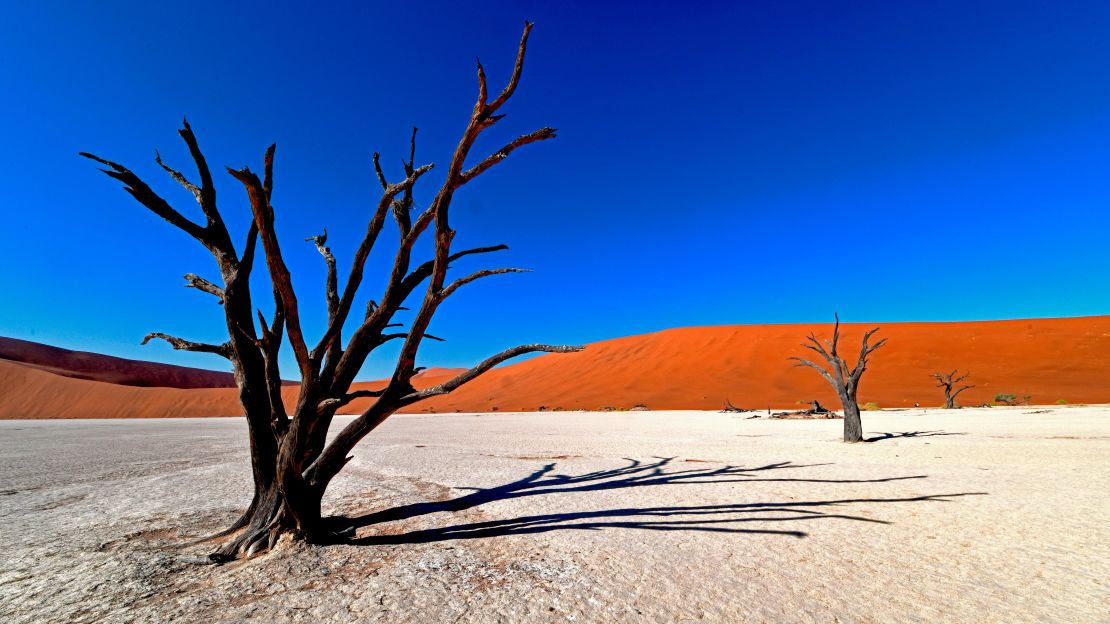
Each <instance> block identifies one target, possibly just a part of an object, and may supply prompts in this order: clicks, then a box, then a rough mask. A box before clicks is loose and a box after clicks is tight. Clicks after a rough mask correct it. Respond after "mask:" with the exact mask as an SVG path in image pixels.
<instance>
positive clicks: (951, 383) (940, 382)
mask: <svg viewBox="0 0 1110 624" xmlns="http://www.w3.org/2000/svg"><path fill="white" fill-rule="evenodd" d="M959 372H960V371H959V369H957V370H954V371H952V372H951V373H939V372H938V373H933V374H932V375H930V377H932V378H933V379H935V380H937V387H938V388H944V408H945V409H959V407H960V406H959V405H956V397H958V396H959V395H960V393H961V392H963V391H964V390H967V389H969V388H974V387H975V386H973V385H970V384H969V385H966V386H960V383H961V382H962V381H963V380H965V379H967V378H968V377H969V376H971V373H970V372H967V373H964V374H963V375H960V374H959Z"/></svg>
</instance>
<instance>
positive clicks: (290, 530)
mask: <svg viewBox="0 0 1110 624" xmlns="http://www.w3.org/2000/svg"><path fill="white" fill-rule="evenodd" d="M531 28H532V25H531V24H530V23H526V24H525V27H524V34H523V36H522V37H521V41H520V47H519V49H518V51H517V56H516V62H515V64H514V66H513V70H512V74H511V76H510V78H509V81H508V84H507V85H506V86H505V88H504V89H503V90H502V91H501V92H500V93H499V94H498V95H497V96H496V97H495V98H493V99H492V100H490V99H489V92H488V88H487V84H486V74H485V69H484V68H483V67H482V65H481V63H479V64H478V98H477V101H476V102H475V104H474V108H473V110H472V112H471V115H470V119H469V121H468V123H467V126H466V129H465V131H464V132H463V136H462V138H461V139H460V141H459V143H458V145H457V147H456V148H455V151H454V152H453V153H452V155H451V159H450V163H449V166H448V171H447V176H446V179H445V180H444V182H443V184H442V186H441V187H440V188H439V190H438V192H437V193H436V195H435V198H434V199H433V200H432V202H431V205H430V206H429V207H428V208H427V209H425V210H424V211H423V212H421V213H419V214H418V215H416V217H415V219H414V218H413V214H412V213H413V208H414V202H413V198H412V197H413V196H412V189H413V186H414V185H415V184H416V182H417V181H418V180H419V179H420V178H421V176H423V175H424V174H425V173H427V172H428V171H429V170H431V168H432V167H433V165H431V164H428V165H424V166H421V167H417V166H416V164H415V156H416V130H415V129H414V130H413V136H412V141H411V142H410V146H409V156H408V160H407V161H405V162H404V163H403V164H404V167H403V168H404V174H405V178H404V180H403V181H401V182H398V183H392V184H391V183H389V182H388V181H387V179H386V175H385V172H384V171H383V170H382V168H381V166H380V163H379V159H378V155H377V154H375V155H374V166H375V172H376V174H377V177H378V181H379V182H380V183H381V186H382V196H381V199H380V200H379V201H378V203H377V206H376V208H375V210H374V212H373V214H372V216H371V218H370V221H369V223H368V225H367V228H366V234H365V236H364V238H363V240H362V242H361V244H360V245H359V247H358V249H357V250H356V251H355V254H354V260H353V262H352V265H351V269H350V272H349V275H348V278H347V282H346V285H345V286H344V288H343V290H342V291H340V289H339V280H338V275H337V268H336V261H335V257H334V255H333V254H332V253H331V250H330V249H329V248H328V247H327V232H326V230H325V232H324V233H323V234H321V235H319V236H311V237H308V238H306V239H305V240H307V241H310V242H312V243H314V244H315V245H316V248H317V249H318V251H319V252H320V254H321V256H322V257H323V258H324V262H325V265H326V270H327V280H326V282H325V286H326V305H327V310H328V321H327V327H326V329H325V331H324V333H323V335H322V337H321V338H320V340H319V342H318V343H317V344H316V345H315V346H313V347H311V348H310V346H309V344H308V343H307V341H306V340H305V336H304V333H303V331H302V328H301V322H300V307H299V302H298V301H297V296H296V293H295V292H294V290H293V285H292V279H291V276H290V272H289V269H288V267H287V266H286V264H285V261H284V259H283V257H282V250H281V246H280V243H279V241H278V236H277V231H276V229H275V227H274V208H273V204H272V202H271V199H272V190H273V162H274V152H275V146H273V145H271V146H270V147H269V149H267V150H266V152H265V156H264V159H263V176H262V178H261V179H259V177H258V176H257V175H256V174H255V173H253V172H252V171H251V170H250V169H249V168H243V169H230V168H229V169H228V170H227V171H228V173H229V174H230V175H231V176H232V177H234V178H235V179H236V180H238V181H239V183H240V184H242V185H243V188H244V189H245V190H246V194H247V199H248V201H249V203H250V208H251V217H252V218H251V221H250V227H249V233H248V235H247V239H246V242H245V243H244V245H243V247H242V254H241V255H240V253H239V252H238V251H237V249H236V247H235V245H234V244H233V243H232V241H231V237H230V235H229V234H228V230H227V228H226V227H225V225H224V221H223V217H222V215H221V213H220V211H219V210H218V209H217V206H216V189H215V186H214V184H213V182H212V176H211V173H210V171H209V168H208V165H207V163H206V161H205V159H204V155H203V154H202V152H201V150H200V148H199V146H198V144H197V140H196V137H195V136H194V135H193V132H192V129H191V128H190V127H189V124H188V122H185V123H184V128H183V129H182V130H181V131H180V134H181V137H182V138H183V139H184V141H185V143H186V145H187V147H188V149H189V152H190V155H191V157H192V159H193V161H194V163H195V164H196V167H197V173H198V175H199V178H200V184H199V185H197V184H194V183H193V182H191V181H190V180H188V179H187V178H186V177H185V175H184V174H182V173H181V172H179V171H177V170H175V169H172V168H171V167H169V166H168V165H166V164H165V163H163V162H162V159H161V156H160V155H159V156H156V158H155V160H156V162H157V163H158V165H159V166H161V167H162V168H163V169H164V170H165V171H166V172H167V173H169V174H170V176H171V177H172V178H173V179H174V180H175V181H177V182H178V183H179V184H181V185H182V186H183V187H185V188H186V189H187V190H189V191H190V192H191V193H192V194H193V196H194V197H195V198H196V200H197V203H198V204H200V207H201V210H202V212H203V213H204V215H205V218H206V221H207V222H206V223H205V224H203V225H202V224H199V223H195V222H193V221H191V220H189V219H187V218H186V217H184V216H183V215H182V214H181V213H180V212H178V211H177V210H175V209H174V208H173V207H172V206H170V204H169V203H168V202H166V200H164V199H163V198H162V197H161V196H159V195H158V194H157V193H155V192H154V191H153V190H152V189H151V188H150V187H149V186H147V184H146V183H145V182H143V181H142V179H141V178H139V176H137V175H135V174H134V173H133V172H131V171H130V170H129V169H127V168H126V167H124V166H123V165H120V164H118V163H115V162H112V161H109V160H105V159H103V158H100V157H98V156H93V155H91V154H87V153H84V152H83V153H82V155H83V156H86V157H88V158H91V159H93V160H95V161H97V162H99V163H101V164H102V165H105V168H104V169H102V171H104V173H106V174H107V175H109V176H111V177H112V178H115V179H117V180H119V181H121V182H123V183H124V185H125V189H126V190H127V191H128V192H129V193H130V194H131V195H132V196H133V197H134V198H135V199H136V200H138V201H139V202H140V203H141V204H143V205H144V206H145V207H147V208H148V209H150V210H151V211H152V212H154V213H155V214H157V215H158V216H160V217H162V218H163V219H165V220H166V221H168V222H170V223H171V224H173V225H174V226H176V227H178V228H179V229H181V230H182V231H184V232H186V233H187V234H189V235H190V236H192V237H193V238H195V239H196V240H197V241H198V242H200V243H201V244H202V245H204V247H205V248H207V249H208V250H209V252H210V253H211V254H212V256H213V258H214V259H215V260H216V264H217V266H218V267H219V271H220V276H221V277H222V279H223V285H222V286H219V285H217V284H215V283H213V282H210V281H208V280H206V279H204V278H202V277H199V276H197V275H194V274H192V273H190V274H187V275H186V276H185V279H186V281H187V284H186V285H187V286H190V287H193V288H196V289H197V290H200V291H202V292H206V293H208V294H211V295H213V296H214V297H216V298H217V300H218V302H219V303H220V304H221V305H223V307H224V318H225V322H226V325H227V333H228V340H227V342H224V343H222V344H204V343H196V342H191V341H188V340H184V339H181V338H177V337H174V336H170V335H168V334H163V333H152V334H149V335H147V336H146V338H144V340H143V343H144V344H145V343H146V342H148V341H150V340H152V339H155V338H157V339H161V340H165V341H166V342H168V343H169V344H170V345H171V346H173V348H174V349H182V350H187V351H197V352H204V353H212V354H216V355H220V356H222V357H224V358H227V359H228V360H229V361H230V362H231V366H232V370H233V371H234V373H235V380H236V384H237V385H238V388H239V399H240V402H241V404H242V407H243V412H244V414H245V416H246V419H247V426H248V434H249V440H250V451H251V467H252V473H253V481H254V495H253V497H252V500H251V503H250V506H249V507H248V508H247V510H246V511H245V512H244V514H243V515H242V516H241V517H240V518H239V520H237V521H236V522H235V523H233V524H232V526H230V527H229V528H228V529H226V530H224V531H221V532H220V533H218V534H217V535H215V536H212V537H213V538H216V537H227V536H229V535H232V534H234V535H232V537H231V538H230V539H228V540H227V541H226V542H225V543H224V544H223V545H222V546H221V547H220V548H219V550H217V551H216V552H215V553H214V554H213V557H214V558H216V559H227V558H233V557H238V556H249V555H252V554H255V553H257V552H262V551H265V550H268V549H270V548H272V547H273V546H274V545H275V544H276V543H277V541H278V540H279V539H280V538H282V537H283V536H291V537H292V538H294V539H303V540H309V541H315V540H321V539H329V536H328V535H327V534H326V532H325V531H324V530H323V528H322V522H321V501H322V500H323V497H324V495H325V493H326V491H327V487H328V484H329V483H330V482H331V480H332V478H333V477H335V475H337V474H338V473H339V472H340V470H342V468H343V466H344V465H346V463H347V462H348V461H350V459H351V455H350V453H351V452H352V450H353V449H354V447H355V445H357V444H358V443H359V442H360V441H361V440H362V439H363V437H365V436H366V435H367V434H368V433H370V432H371V431H373V430H374V429H375V428H376V427H377V426H378V425H380V424H381V423H382V422H384V421H385V420H386V419H387V418H389V416H391V415H392V414H394V413H395V412H397V411H398V410H400V409H403V408H405V407H407V406H409V405H412V404H414V403H416V402H419V401H422V400H424V399H427V398H430V397H434V396H439V395H443V394H447V393H449V392H451V391H453V390H455V389H456V388H458V387H460V386H462V385H463V384H465V383H467V382H469V381H471V380H473V379H475V378H477V377H478V376H479V375H482V374H483V373H485V372H486V371H488V370H490V369H491V368H493V367H494V366H496V365H498V364H500V363H501V362H504V361H506V360H508V359H510V358H513V357H517V356H519V355H523V354H526V353H534V352H551V353H568V352H573V351H578V350H580V349H581V348H580V347H570V346H555V345H544V344H530V345H522V346H519V347H514V348H512V349H507V350H505V351H502V352H501V353H498V354H497V355H494V356H492V357H490V358H487V359H486V360H484V361H483V362H481V363H479V364H478V365H477V366H475V367H474V368H471V369H470V370H468V371H466V372H464V373H462V374H460V375H458V376H457V377H455V378H453V379H451V380H449V381H447V382H444V383H442V384H440V385H438V386H434V387H431V388H425V389H423V390H419V391H418V390H416V389H415V388H414V387H413V385H412V379H413V377H414V376H415V375H416V373H417V371H418V370H419V367H417V366H416V358H417V353H418V351H419V349H420V346H421V344H422V342H423V340H424V339H429V340H440V338H436V337H435V336H432V335H430V334H428V333H427V330H428V327H429V325H430V323H431V320H432V318H433V316H434V315H435V313H436V312H437V311H438V309H439V306H440V305H441V304H442V303H443V302H444V301H445V300H446V299H447V298H448V297H450V296H451V295H452V294H453V293H454V292H455V291H457V290H458V289H459V288H461V287H462V286H465V285H466V284H469V283H471V282H473V281H476V280H478V279H481V278H483V277H488V276H492V275H501V274H506V273H517V272H521V271H522V269H516V268H501V269H485V270H481V271H478V272H476V273H472V274H470V275H467V276H464V277H460V278H456V279H454V281H450V282H449V281H448V280H447V274H448V270H449V268H450V265H451V263H452V262H454V261H456V260H458V259H460V258H462V257H464V256H469V255H475V254H485V253H492V252H496V251H501V250H504V249H507V247H506V246H505V245H494V246H488V247H478V248H473V249H465V250H461V251H456V252H452V249H451V244H452V240H453V239H454V235H455V231H454V230H453V229H451V225H450V221H449V209H450V206H451V200H452V198H453V197H454V193H455V192H456V191H457V190H459V189H460V188H462V187H463V186H464V185H466V184H467V183H469V182H471V181H472V180H474V179H475V178H477V177H478V176H480V175H481V174H482V173H484V172H485V171H487V170H488V169H490V168H491V167H493V166H494V165H496V164H497V163H499V162H501V161H502V160H504V159H505V158H506V157H507V156H508V155H509V154H511V153H512V152H513V151H515V150H516V149H517V148H519V147H522V146H524V145H527V144H530V143H535V142H539V141H544V140H547V139H550V138H553V137H554V136H555V130H554V129H553V128H541V129H539V130H536V131H534V132H531V133H529V134H525V135H521V136H519V137H517V138H516V139H514V140H513V141H511V142H509V143H508V144H506V145H504V146H503V147H502V148H501V149H499V150H497V151H496V152H494V153H493V154H490V155H489V156H486V157H485V158H484V159H482V160H481V161H479V162H478V163H477V164H475V165H473V166H471V167H469V168H466V166H465V164H466V160H467V157H468V155H469V153H470V150H471V148H472V146H473V145H474V142H475V141H476V140H477V138H478V136H479V135H480V134H481V133H482V132H483V131H484V130H485V129H487V128H489V127H491V126H493V125H494V124H496V123H497V122H499V121H500V120H501V119H503V118H504V117H505V115H504V114H501V113H499V112H498V111H499V110H500V109H501V107H502V106H503V105H504V104H505V103H506V102H508V100H509V99H510V98H511V97H512V95H513V93H514V92H515V91H516V88H517V85H518V83H519V81H520V76H521V72H522V70H523V66H524V56H525V51H526V48H527V42H528V34H529V32H530V31H531ZM390 215H392V216H393V219H394V221H396V223H397V228H398V233H399V243H398V249H397V252H396V254H395V256H394V259H393V264H392V268H391V269H390V272H389V279H388V281H387V284H386V287H385V292H384V293H383V294H382V295H381V297H380V299H379V300H378V301H377V302H375V301H371V302H370V304H369V305H368V306H367V308H366V313H365V315H364V316H363V318H362V319H351V310H352V308H353V306H354V300H355V297H356V295H357V293H358V291H359V288H360V286H361V284H362V277H363V272H364V269H365V264H366V261H367V259H368V257H369V256H370V252H371V250H372V249H373V247H374V244H375V242H376V241H377V239H378V236H379V234H380V233H381V231H382V229H383V227H384V225H385V222H386V220H387V219H388V217H389V216H390ZM429 230H430V231H431V236H432V237H433V239H434V241H433V242H434V254H433V258H432V259H430V260H428V261H426V262H424V263H422V264H420V265H418V266H416V267H415V268H413V267H412V266H411V260H412V257H411V256H412V250H413V248H414V246H415V245H416V242H417V241H418V240H419V239H420V238H421V237H422V236H423V235H424V233H425V232H427V231H429ZM259 246H261V249H262V256H263V259H264V261H265V265H266V269H267V271H268V272H269V278H270V282H271V284H272V285H273V297H274V314H273V317H272V318H271V319H270V320H269V321H267V320H266V319H265V318H264V317H263V315H262V313H261V312H258V313H257V317H258V318H257V321H258V322H257V325H256V323H255V307H254V305H253V303H252V301H251V293H250V276H251V271H252V268H253V266H254V260H255V255H256V251H257V248H258V247H259ZM425 282H426V283H427V287H426V290H425V292H424V295H423V298H422V300H421V303H420V305H419V311H418V312H417V313H416V316H415V318H414V319H413V321H412V323H411V326H410V327H409V329H408V330H407V331H394V332H390V331H389V330H390V329H391V328H395V327H398V326H399V324H398V323H394V322H393V317H394V315H395V314H396V313H397V312H398V311H399V310H401V309H403V308H404V304H405V302H406V301H408V299H409V298H410V295H412V294H413V293H414V292H415V291H416V290H417V289H418V288H419V287H420V286H421V285H422V284H424V283H425ZM349 322H350V323H352V324H353V325H354V326H355V329H354V331H353V332H352V333H351V336H350V338H349V339H348V341H347V342H346V344H344V343H343V337H342V334H343V332H344V329H345V327H346V326H347V325H348V323H349ZM392 340H400V341H402V342H401V344H402V346H401V350H400V355H399V357H398V359H397V363H396V365H395V367H394V372H393V375H392V377H391V379H390V380H389V382H388V383H387V385H386V386H385V387H384V388H382V389H380V390H375V391H366V390H363V391H357V392H352V391H351V384H352V383H353V382H354V379H355V376H356V375H357V374H358V371H359V370H360V369H361V368H362V365H363V363H364V362H365V361H366V358H367V357H368V356H369V355H370V354H371V353H372V352H373V351H374V350H375V349H377V348H378V347H380V346H381V345H383V344H385V343H387V342H390V341H392ZM283 341H287V342H288V344H289V345H290V346H291V347H292V350H293V354H294V356H295V358H296V362H297V367H298V369H299V373H300V389H299V393H298V396H297V402H296V405H295V406H294V407H293V409H292V410H291V411H287V409H286V406H285V403H284V400H283V398H282V395H281V385H282V380H281V372H280V367H279V366H278V353H279V351H280V348H281V345H282V344H283ZM363 397H372V398H374V399H375V401H374V402H373V404H372V405H371V406H370V408H369V409H367V410H366V411H364V412H363V413H362V414H360V415H359V416H358V417H357V418H355V420H354V421H352V422H351V423H350V424H349V425H347V426H346V427H345V428H344V429H343V430H342V431H341V432H339V434H338V435H337V436H336V437H335V438H334V439H333V440H332V441H331V442H330V443H326V441H327V434H328V429H329V428H330V426H331V422H332V420H333V418H334V417H335V414H336V413H337V412H338V411H339V410H340V409H342V408H343V407H344V406H346V405H348V404H350V403H351V402H352V401H354V400H355V399H358V398H363Z"/></svg>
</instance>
